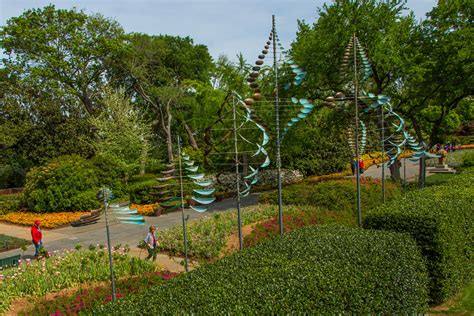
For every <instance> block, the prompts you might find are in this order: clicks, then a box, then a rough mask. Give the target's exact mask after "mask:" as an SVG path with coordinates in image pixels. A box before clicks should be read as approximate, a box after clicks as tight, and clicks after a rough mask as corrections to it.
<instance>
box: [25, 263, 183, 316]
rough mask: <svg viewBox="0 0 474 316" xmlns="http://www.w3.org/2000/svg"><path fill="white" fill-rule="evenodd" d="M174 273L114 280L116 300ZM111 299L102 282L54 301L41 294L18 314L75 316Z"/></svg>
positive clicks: (145, 288)
mask: <svg viewBox="0 0 474 316" xmlns="http://www.w3.org/2000/svg"><path fill="white" fill-rule="evenodd" d="M175 276H176V273H171V272H167V271H158V272H145V273H144V274H143V275H139V276H133V277H127V278H122V279H118V280H116V284H115V285H116V293H115V296H116V298H117V299H123V298H126V297H128V296H129V295H130V294H132V293H137V292H141V291H146V290H147V289H148V288H150V287H152V286H159V285H161V284H163V281H166V280H170V279H172V278H174V277H175ZM111 301H112V295H111V293H110V284H108V283H104V284H100V285H97V286H93V287H86V288H84V289H79V290H76V291H75V292H74V293H72V294H71V293H66V294H62V295H59V296H56V297H55V298H54V300H48V299H45V298H44V297H43V296H41V297H37V298H36V299H34V301H33V304H31V305H32V307H30V308H27V309H24V310H23V311H21V312H20V314H25V315H76V314H77V313H79V312H87V311H89V310H91V309H92V308H93V307H94V306H97V305H98V304H99V305H101V304H108V303H109V302H111Z"/></svg>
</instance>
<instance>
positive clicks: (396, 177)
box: [388, 159, 402, 182]
mask: <svg viewBox="0 0 474 316" xmlns="http://www.w3.org/2000/svg"><path fill="white" fill-rule="evenodd" d="M401 165H402V164H401V163H400V160H398V159H397V160H395V162H394V163H393V164H392V165H390V167H388V168H389V170H390V177H391V178H392V180H393V181H396V182H400V180H401V178H400V166H401Z"/></svg>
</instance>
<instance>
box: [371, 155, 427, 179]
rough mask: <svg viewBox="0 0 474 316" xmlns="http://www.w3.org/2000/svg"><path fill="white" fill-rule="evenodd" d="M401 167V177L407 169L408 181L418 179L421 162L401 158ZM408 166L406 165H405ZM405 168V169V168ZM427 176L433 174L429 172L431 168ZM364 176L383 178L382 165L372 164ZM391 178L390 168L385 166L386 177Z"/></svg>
mask: <svg viewBox="0 0 474 316" xmlns="http://www.w3.org/2000/svg"><path fill="white" fill-rule="evenodd" d="M400 162H401V167H400V177H401V178H402V179H403V178H404V170H405V169H406V179H407V181H408V182H410V181H414V180H416V179H417V177H418V174H419V173H420V164H419V162H413V161H410V160H409V159H401V160H400ZM405 164H406V166H405V167H404V165H405ZM404 168H405V169H404ZM426 170H427V171H426V176H429V175H431V174H429V173H428V170H429V168H426ZM362 176H364V177H371V178H376V179H382V167H381V166H380V165H372V166H370V167H369V168H368V169H367V170H366V171H365V172H364V173H363V174H362ZM389 178H390V170H389V169H388V167H385V179H389Z"/></svg>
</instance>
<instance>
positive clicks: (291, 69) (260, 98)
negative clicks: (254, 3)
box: [244, 15, 315, 234]
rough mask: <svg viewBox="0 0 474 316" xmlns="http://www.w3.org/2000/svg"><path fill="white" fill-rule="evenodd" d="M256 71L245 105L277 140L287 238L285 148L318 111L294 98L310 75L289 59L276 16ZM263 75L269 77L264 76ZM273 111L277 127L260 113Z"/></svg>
mask: <svg viewBox="0 0 474 316" xmlns="http://www.w3.org/2000/svg"><path fill="white" fill-rule="evenodd" d="M265 59H272V64H271V65H267V66H266V65H265ZM252 70H253V71H252V72H251V73H250V74H249V76H248V78H247V82H248V84H249V86H250V88H252V89H253V94H252V95H251V96H249V97H247V98H246V99H245V100H244V102H245V104H246V105H247V106H249V107H250V106H252V107H254V106H255V112H254V113H253V114H252V118H253V119H254V120H255V121H256V122H258V123H259V124H260V125H261V126H262V127H264V128H265V130H266V131H267V132H268V133H269V134H270V135H271V136H274V138H275V152H276V155H275V156H276V169H277V179H278V208H279V225H280V233H281V234H283V207H282V198H281V186H282V185H281V182H282V180H281V144H282V141H283V139H284V137H285V135H286V134H287V133H288V132H289V130H290V129H291V128H292V127H293V126H295V125H297V123H298V122H300V121H301V120H304V119H305V118H307V117H308V116H309V114H310V113H311V112H312V111H313V110H314V108H315V105H314V104H313V102H312V101H311V100H310V99H308V98H306V97H301V96H297V95H291V94H290V91H293V90H304V87H303V86H304V79H305V77H306V71H304V70H303V69H302V68H301V67H300V66H299V65H298V64H297V63H296V62H295V61H294V60H293V59H292V58H291V56H289V55H288V52H287V51H286V50H285V48H284V47H283V45H282V44H281V42H280V39H279V37H278V34H277V31H276V22H275V16H274V15H273V16H272V28H271V31H270V34H269V36H268V40H267V41H266V42H265V45H264V49H263V50H262V53H261V54H260V55H258V59H257V60H256V61H255V66H253V68H252ZM262 74H266V75H268V76H261V75H262ZM260 77H267V78H268V77H273V79H274V81H273V83H268V82H263V83H262V82H259V78H260ZM264 79H265V78H262V80H263V81H264ZM262 80H261V81H262ZM290 88H293V89H290ZM280 89H282V94H284V95H285V96H286V97H285V98H282V97H281V96H280ZM272 94H273V96H272ZM271 111H273V113H274V118H273V119H274V122H275V125H274V126H271V124H268V121H267V122H265V120H263V119H262V115H260V113H263V116H267V117H268V116H269V115H271ZM283 112H284V114H283ZM257 113H258V115H257ZM282 115H284V116H283V118H287V119H288V121H287V122H282V121H283V120H282V118H281V117H282ZM281 123H283V124H281ZM281 127H282V128H281Z"/></svg>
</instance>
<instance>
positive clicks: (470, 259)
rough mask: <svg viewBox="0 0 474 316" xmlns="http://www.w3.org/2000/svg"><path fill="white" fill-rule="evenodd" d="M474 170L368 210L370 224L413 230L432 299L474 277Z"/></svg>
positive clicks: (454, 290)
mask: <svg viewBox="0 0 474 316" xmlns="http://www.w3.org/2000/svg"><path fill="white" fill-rule="evenodd" d="M473 180H474V172H473V171H472V170H471V171H470V172H466V173H465V174H463V175H459V176H457V177H456V178H454V179H453V180H451V181H450V182H448V183H447V184H445V185H439V186H434V187H430V188H427V189H424V190H423V191H416V192H411V193H409V194H407V195H406V196H404V197H403V198H402V199H400V200H397V201H393V202H392V203H388V204H386V205H385V206H383V207H380V208H378V209H377V210H375V211H373V212H371V213H369V214H367V215H366V217H365V219H364V222H363V225H364V227H367V228H372V229H380V230H390V231H397V232H406V233H409V234H410V235H411V236H413V238H414V239H415V240H416V242H417V244H418V246H419V247H420V248H421V251H422V254H423V255H424V257H425V258H426V261H427V265H428V271H429V274H430V297H431V301H432V303H435V304H436V303H440V302H442V301H445V300H446V299H448V298H449V297H451V296H453V295H455V294H456V293H457V292H458V291H459V290H460V289H461V288H462V286H463V285H464V284H466V282H469V281H470V280H472V278H473V276H474V275H473V268H472V267H473V266H474V252H473V249H474V247H473V240H474V187H473V186H472V183H473Z"/></svg>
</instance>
